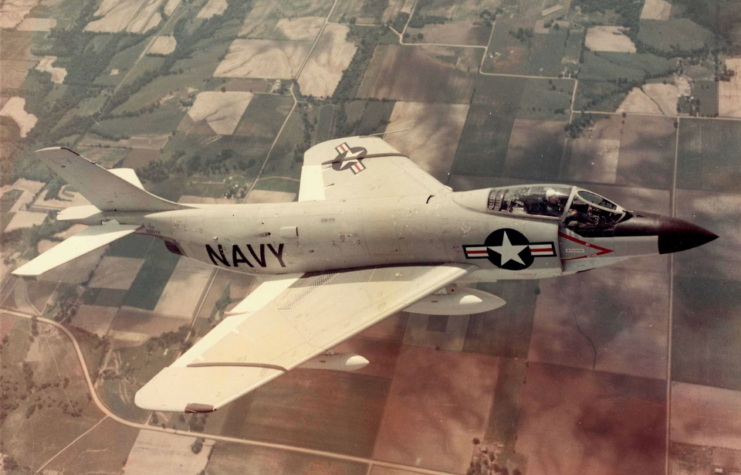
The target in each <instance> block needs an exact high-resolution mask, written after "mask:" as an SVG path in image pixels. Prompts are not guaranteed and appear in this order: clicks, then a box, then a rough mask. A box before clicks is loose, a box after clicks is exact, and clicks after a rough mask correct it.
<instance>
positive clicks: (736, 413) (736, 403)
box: [671, 382, 741, 450]
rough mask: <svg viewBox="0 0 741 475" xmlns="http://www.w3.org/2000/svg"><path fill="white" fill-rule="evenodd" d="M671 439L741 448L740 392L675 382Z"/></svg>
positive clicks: (672, 399)
mask: <svg viewBox="0 0 741 475" xmlns="http://www.w3.org/2000/svg"><path fill="white" fill-rule="evenodd" d="M671 402H672V411H671V414H672V421H671V440H672V441H674V442H684V443H687V444H694V445H703V446H712V447H724V448H727V449H736V450H738V449H741V392H740V391H731V390H729V389H720V388H713V387H710V386H698V385H695V384H687V383H679V382H677V383H672V398H671Z"/></svg>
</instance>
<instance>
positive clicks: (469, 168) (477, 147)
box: [451, 103, 514, 176]
mask: <svg viewBox="0 0 741 475" xmlns="http://www.w3.org/2000/svg"><path fill="white" fill-rule="evenodd" d="M513 126H514V117H511V116H510V117H507V116H502V115H501V108H500V107H499V105H498V104H475V103H474V104H472V105H471V107H470V109H469V112H468V117H466V123H465V125H464V127H463V131H462V133H461V140H460V141H459V142H458V149H457V151H456V155H455V160H454V161H453V166H452V169H451V172H452V173H454V174H461V175H475V176H497V175H499V173H500V172H501V169H502V167H503V166H504V161H505V159H506V157H507V149H508V148H509V138H510V135H511V133H512V127H513Z"/></svg>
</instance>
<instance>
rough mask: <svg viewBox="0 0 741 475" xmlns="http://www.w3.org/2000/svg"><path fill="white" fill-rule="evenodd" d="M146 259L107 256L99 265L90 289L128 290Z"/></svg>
mask: <svg viewBox="0 0 741 475" xmlns="http://www.w3.org/2000/svg"><path fill="white" fill-rule="evenodd" d="M142 264H144V259H133V258H130V257H112V256H106V257H104V258H103V260H101V261H100V264H98V268H97V269H95V274H93V278H92V279H91V280H90V284H88V285H89V287H92V288H104V289H119V290H128V289H129V287H131V283H132V282H134V279H135V278H136V274H138V273H139V269H141V267H142Z"/></svg>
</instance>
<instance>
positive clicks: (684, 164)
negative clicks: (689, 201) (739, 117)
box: [677, 119, 741, 192]
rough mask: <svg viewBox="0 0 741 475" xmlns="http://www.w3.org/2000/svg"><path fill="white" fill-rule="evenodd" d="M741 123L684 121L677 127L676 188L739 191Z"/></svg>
mask: <svg viewBox="0 0 741 475" xmlns="http://www.w3.org/2000/svg"><path fill="white" fill-rule="evenodd" d="M740 147H741V123H738V122H735V121H716V120H713V121H710V120H701V119H683V120H682V122H681V125H680V128H679V155H678V163H677V186H678V187H679V188H685V189H693V190H706V191H714V192H724V191H725V192H738V190H739V185H738V184H739V182H741V170H739V167H738V150H739V148H740Z"/></svg>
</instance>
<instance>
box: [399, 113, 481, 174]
mask: <svg viewBox="0 0 741 475" xmlns="http://www.w3.org/2000/svg"><path fill="white" fill-rule="evenodd" d="M466 114H468V104H426V103H418V102H397V103H396V105H394V110H393V112H392V113H391V118H390V122H389V124H388V126H387V127H386V130H387V131H389V132H392V131H397V130H398V131H404V132H400V133H397V134H391V135H387V136H386V141H387V142H388V143H390V144H391V145H392V146H393V147H395V148H397V149H398V150H399V151H401V152H402V153H404V154H406V155H408V156H409V158H410V159H412V160H413V161H414V162H415V163H416V164H417V165H419V166H420V167H422V169H423V170H425V171H427V172H428V173H430V174H431V175H432V176H434V177H435V178H437V179H438V180H441V181H442V182H443V183H444V182H445V181H446V180H447V175H448V172H449V171H450V167H451V166H452V164H453V159H454V158H455V150H456V148H457V147H458V140H459V139H460V137H461V132H462V131H463V125H464V124H465V122H466Z"/></svg>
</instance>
